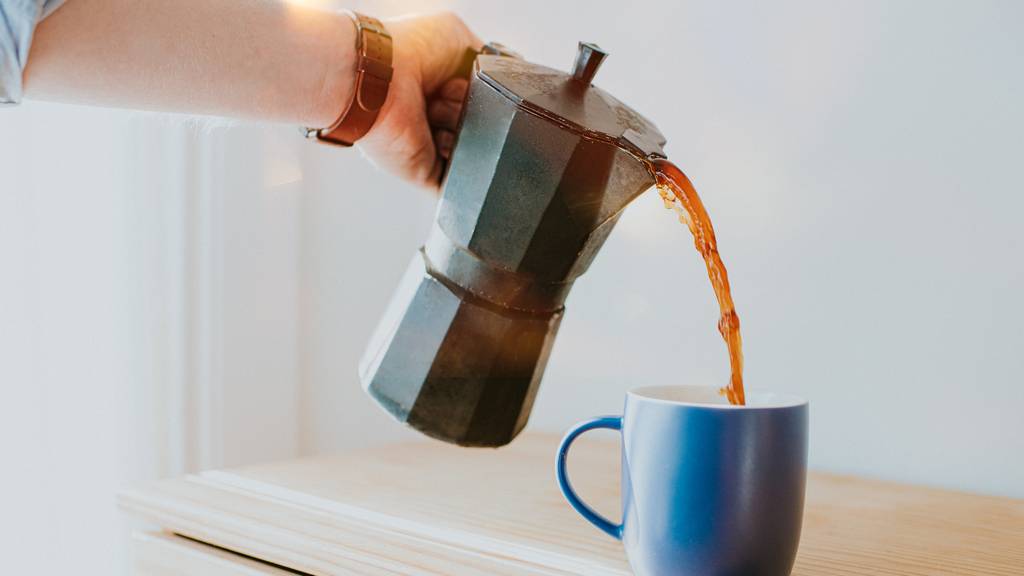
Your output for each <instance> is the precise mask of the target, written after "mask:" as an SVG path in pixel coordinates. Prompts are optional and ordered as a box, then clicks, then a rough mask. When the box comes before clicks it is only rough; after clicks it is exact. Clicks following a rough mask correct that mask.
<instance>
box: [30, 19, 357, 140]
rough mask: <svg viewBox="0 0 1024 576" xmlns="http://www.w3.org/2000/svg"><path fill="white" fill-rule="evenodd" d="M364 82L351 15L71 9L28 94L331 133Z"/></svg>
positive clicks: (43, 31)
mask: <svg viewBox="0 0 1024 576" xmlns="http://www.w3.org/2000/svg"><path fill="white" fill-rule="evenodd" d="M354 70H355V26H354V24H353V23H352V21H351V20H350V19H349V18H348V17H347V16H346V15H345V14H340V13H336V12H327V11H323V10H320V9H316V8H311V7H306V6H300V5H297V4H289V3H286V2H282V1H280V0H67V3H66V4H65V5H64V6H63V7H62V8H60V9H59V10H57V11H56V12H55V13H54V14H53V15H52V16H50V17H49V18H48V19H46V20H45V21H44V22H43V23H42V24H41V25H40V26H39V28H38V29H37V30H36V36H35V41H34V43H33V46H32V50H31V53H30V56H29V61H28V66H27V68H26V70H25V91H26V94H27V95H28V96H30V97H33V98H39V99H49V100H60V101H65V102H68V101H70V102H79V103H87V104H98V105H105V106H122V107H131V108H142V109H149V110H159V111H171V112H187V113H193V114H212V115H222V116H232V117H243V118H256V119H261V120H269V121H280V122H290V123H295V124H301V125H307V126H325V125H328V124H330V123H331V122H332V121H334V119H335V118H337V116H338V114H339V113H340V112H341V110H342V109H343V108H344V107H345V105H346V104H347V103H348V101H349V99H350V97H351V91H352V86H353V80H354Z"/></svg>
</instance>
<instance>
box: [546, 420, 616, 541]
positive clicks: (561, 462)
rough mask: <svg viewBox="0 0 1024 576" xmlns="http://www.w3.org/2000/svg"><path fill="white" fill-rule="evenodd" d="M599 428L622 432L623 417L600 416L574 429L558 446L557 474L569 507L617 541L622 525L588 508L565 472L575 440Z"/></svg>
mask: <svg viewBox="0 0 1024 576" xmlns="http://www.w3.org/2000/svg"><path fill="white" fill-rule="evenodd" d="M597 428H608V429H609V430H622V417H621V416H600V417H598V418H592V419H590V420H586V421H584V422H580V423H579V424H577V425H575V426H573V427H572V429H570V430H569V432H568V433H567V434H566V435H565V438H563V439H562V443H561V445H559V446H558V462H557V464H556V466H555V472H556V473H557V474H558V487H559V488H561V490H562V495H563V496H565V499H566V500H568V501H569V505H570V506H572V507H573V508H574V509H575V510H576V511H577V512H579V513H580V515H582V516H583V517H584V518H586V519H587V521H588V522H590V523H591V524H593V525H594V526H597V527H598V528H600V529H601V531H602V532H604V533H605V534H608V535H609V536H611V537H612V538H615V539H616V540H622V524H615V523H613V522H612V521H611V520H608V519H607V518H605V517H604V516H601V515H600V514H598V513H597V512H596V511H595V510H594V509H593V508H591V507H590V506H587V504H586V503H584V502H583V500H580V497H579V496H577V495H576V491H575V490H573V489H572V484H570V483H569V476H568V475H567V474H566V471H565V462H566V457H567V456H568V454H569V446H570V445H572V443H573V440H576V438H577V437H579V435H580V434H583V433H584V432H586V431H588V430H595V429H597Z"/></svg>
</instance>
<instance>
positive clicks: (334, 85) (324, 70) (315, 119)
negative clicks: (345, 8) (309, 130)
mask: <svg viewBox="0 0 1024 576" xmlns="http://www.w3.org/2000/svg"><path fill="white" fill-rule="evenodd" d="M325 14H327V15H328V17H327V18H324V25H323V29H322V31H321V33H320V36H319V38H318V42H317V45H318V46H319V50H318V54H319V60H318V62H319V65H318V66H317V67H316V69H317V70H318V75H319V77H318V81H317V82H316V83H315V84H314V88H313V92H312V94H311V95H310V97H309V99H308V102H309V109H308V110H307V112H306V113H305V120H304V121H303V124H304V125H306V126H317V127H320V126H329V125H330V124H331V123H333V122H334V121H335V120H336V119H337V118H338V115H339V114H341V113H342V111H344V110H345V108H346V106H348V104H349V102H351V101H352V97H353V94H354V90H355V83H356V68H357V60H358V58H357V55H356V25H355V22H353V21H352V18H351V17H349V16H348V15H347V14H345V13H344V12H333V11H332V12H325Z"/></svg>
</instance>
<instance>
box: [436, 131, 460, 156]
mask: <svg viewBox="0 0 1024 576" xmlns="http://www.w3.org/2000/svg"><path fill="white" fill-rule="evenodd" d="M454 146H455V132H451V131H449V130H434V147H435V148H436V149H437V155H438V156H440V157H441V158H443V159H444V160H448V159H449V158H451V156H452V147H454Z"/></svg>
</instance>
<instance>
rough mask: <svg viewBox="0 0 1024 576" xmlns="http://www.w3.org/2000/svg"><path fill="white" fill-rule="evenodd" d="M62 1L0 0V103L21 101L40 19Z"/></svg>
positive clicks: (62, 0)
mask: <svg viewBox="0 0 1024 576" xmlns="http://www.w3.org/2000/svg"><path fill="white" fill-rule="evenodd" d="M63 2H64V0H0V104H17V103H18V102H20V101H21V93H22V84H21V82H22V73H23V72H24V71H25V63H26V62H28V49H29V46H31V45H32V34H33V33H34V32H35V29H36V25H37V24H38V23H39V21H40V20H42V19H43V18H45V17H46V16H48V15H49V14H50V13H52V12H53V11H54V10H56V9H57V7H58V6H60V5H61V4H62V3H63Z"/></svg>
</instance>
